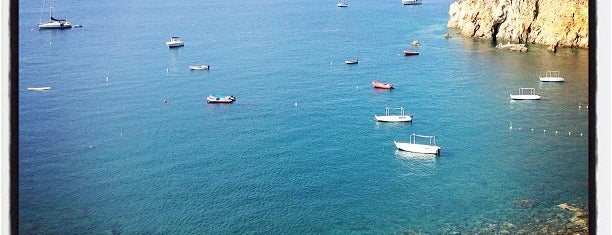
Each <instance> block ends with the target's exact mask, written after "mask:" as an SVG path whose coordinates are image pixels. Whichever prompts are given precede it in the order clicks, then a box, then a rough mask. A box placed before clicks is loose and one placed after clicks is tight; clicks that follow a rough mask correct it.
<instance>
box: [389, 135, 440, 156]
mask: <svg viewBox="0 0 612 235" xmlns="http://www.w3.org/2000/svg"><path fill="white" fill-rule="evenodd" d="M417 138H419V139H429V144H419V143H417ZM393 143H394V144H395V147H396V148H397V149H399V150H402V151H406V152H413V153H424V154H435V155H436V156H438V155H440V150H441V149H442V148H441V147H440V146H438V145H437V144H436V137H435V136H430V135H417V134H412V135H410V142H407V143H406V142H397V141H393Z"/></svg>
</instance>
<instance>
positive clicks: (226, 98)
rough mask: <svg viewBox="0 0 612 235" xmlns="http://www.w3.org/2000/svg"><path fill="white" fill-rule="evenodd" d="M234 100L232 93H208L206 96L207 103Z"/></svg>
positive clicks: (230, 101)
mask: <svg viewBox="0 0 612 235" xmlns="http://www.w3.org/2000/svg"><path fill="white" fill-rule="evenodd" d="M235 100H236V98H235V97H234V96H233V95H222V94H210V95H209V96H208V97H206V101H207V102H208V103H232V102H234V101H235Z"/></svg>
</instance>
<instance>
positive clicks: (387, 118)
mask: <svg viewBox="0 0 612 235" xmlns="http://www.w3.org/2000/svg"><path fill="white" fill-rule="evenodd" d="M374 118H376V121H379V122H411V121H412V116H407V115H404V116H400V115H389V116H387V115H383V116H378V115H374Z"/></svg>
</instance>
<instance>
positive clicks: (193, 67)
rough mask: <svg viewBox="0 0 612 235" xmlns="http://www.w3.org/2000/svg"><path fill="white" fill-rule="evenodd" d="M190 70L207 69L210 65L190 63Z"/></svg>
mask: <svg viewBox="0 0 612 235" xmlns="http://www.w3.org/2000/svg"><path fill="white" fill-rule="evenodd" d="M189 69H190V70H209V69H210V66H209V65H192V66H189Z"/></svg>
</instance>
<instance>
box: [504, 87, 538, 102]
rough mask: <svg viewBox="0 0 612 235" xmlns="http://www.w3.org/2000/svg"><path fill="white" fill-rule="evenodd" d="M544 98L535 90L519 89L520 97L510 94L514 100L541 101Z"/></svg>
mask: <svg viewBox="0 0 612 235" xmlns="http://www.w3.org/2000/svg"><path fill="white" fill-rule="evenodd" d="M541 98H542V97H541V96H539V95H536V94H535V88H523V87H521V88H519V93H518V95H513V94H510V99H513V100H539V99H541Z"/></svg>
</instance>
